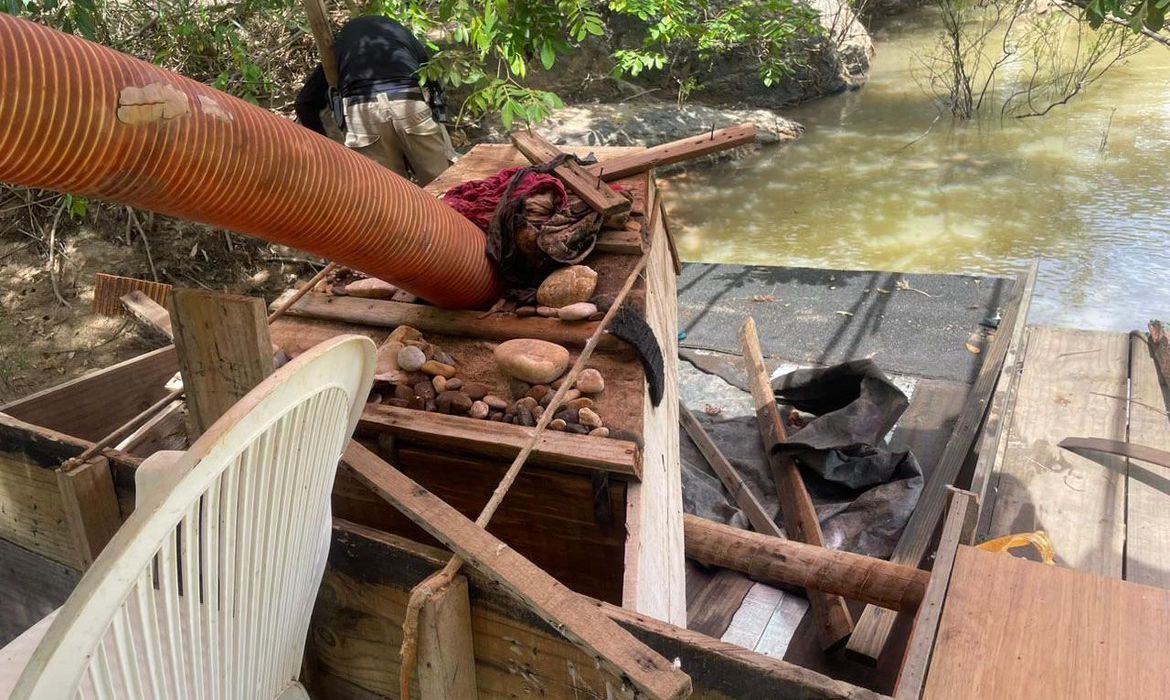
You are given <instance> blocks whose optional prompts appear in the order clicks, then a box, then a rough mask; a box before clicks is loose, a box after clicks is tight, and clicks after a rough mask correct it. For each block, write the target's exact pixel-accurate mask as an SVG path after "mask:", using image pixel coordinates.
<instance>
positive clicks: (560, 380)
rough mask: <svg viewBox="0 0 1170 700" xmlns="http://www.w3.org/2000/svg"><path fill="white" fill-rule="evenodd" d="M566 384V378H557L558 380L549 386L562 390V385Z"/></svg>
mask: <svg viewBox="0 0 1170 700" xmlns="http://www.w3.org/2000/svg"><path fill="white" fill-rule="evenodd" d="M564 383H565V378H564V377H559V378H557V379H554V380H553V381H552V383H551V384H549V386H550V387H552V388H553V389H560V388H561V385H562V384H564Z"/></svg>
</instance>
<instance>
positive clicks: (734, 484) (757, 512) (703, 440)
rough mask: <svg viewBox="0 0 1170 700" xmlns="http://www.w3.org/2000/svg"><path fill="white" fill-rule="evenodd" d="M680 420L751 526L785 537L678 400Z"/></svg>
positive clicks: (740, 477)
mask: <svg viewBox="0 0 1170 700" xmlns="http://www.w3.org/2000/svg"><path fill="white" fill-rule="evenodd" d="M679 422H680V423H681V424H682V427H683V430H685V431H686V432H687V435H688V436H689V437H690V438H691V441H692V442H694V443H695V446H696V447H698V448H699V452H701V453H702V454H703V457H704V458H705V459H706V460H707V464H710V465H711V469H712V470H713V471H714V472H715V474H716V475H718V476H719V480H720V481H721V482H723V488H725V489H727V493H729V494H731V497H732V498H733V499H735V503H736V505H738V506H739V509H740V510H742V511H743V513H744V515H746V516H747V519H748V522H750V523H751V524H752V528H754V529H755V531H756V532H760V533H763V534H765V535H772V536H773V537H784V533H783V532H782V531H781V530H780V527H779V526H778V525H776V521H774V520H772V518H771V517H769V516H768V513H767V511H765V510H764V506H763V505H761V504H760V501H759V499H757V498H756V496H755V494H753V493H752V491H751V489H750V488H748V485H747V482H745V481H744V480H743V477H742V476H740V475H739V472H737V471H735V467H734V466H732V464H731V462H729V461H727V458H726V457H724V456H723V453H722V452H720V451H719V447H718V446H716V445H715V443H714V442H712V441H711V436H709V435H707V431H706V430H703V426H702V425H701V424H700V423H699V421H698V420H697V419H696V418H695V416H694V414H692V413H691V412H690V411H689V410H688V409H687V407H686V406H685V405H683V404H682V403H681V402H680V403H679Z"/></svg>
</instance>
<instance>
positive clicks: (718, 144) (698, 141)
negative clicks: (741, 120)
mask: <svg viewBox="0 0 1170 700" xmlns="http://www.w3.org/2000/svg"><path fill="white" fill-rule="evenodd" d="M755 141H756V126H755V125H754V124H740V125H739V126H732V127H728V128H726V129H719V130H718V131H712V132H704V133H702V134H699V135H697V136H688V137H687V138H685V139H679V140H677V141H671V142H670V143H664V144H661V145H658V146H654V147H652V148H647V149H646V150H644V151H638V152H637V153H631V154H630V155H628V156H618V157H617V158H607V159H605V160H604V161H602V162H600V163H597V164H595V165H591V166H589V168H588V170H589V174H590V175H593V176H594V177H597V176H598V175H600V176H601V179H602V180H606V181H612V180H620V179H622V178H624V177H629V176H631V175H636V174H638V173H642V172H646V171H647V170H651V169H653V168H661V167H664V166H667V165H673V164H675V163H681V162H682V161H684V160H690V159H692V158H699V157H701V156H707V155H711V154H712V153H718V152H720V151H726V150H728V149H730V148H735V147H737V146H745V145H747V144H749V143H755Z"/></svg>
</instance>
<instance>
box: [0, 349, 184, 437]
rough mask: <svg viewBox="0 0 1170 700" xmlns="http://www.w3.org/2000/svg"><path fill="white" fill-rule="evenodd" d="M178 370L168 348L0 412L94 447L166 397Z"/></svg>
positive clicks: (2, 407)
mask: <svg viewBox="0 0 1170 700" xmlns="http://www.w3.org/2000/svg"><path fill="white" fill-rule="evenodd" d="M178 369H179V362H178V358H177V357H176V356H175V349H174V347H172V346H170V345H168V346H167V347H165V348H159V349H158V350H155V351H153V352H148V353H146V354H145V355H139V356H138V357H134V358H131V359H129V360H126V361H125V362H119V363H118V364H116V365H113V366H110V367H106V368H105V369H100V370H96V371H93V372H90V373H88V374H84V375H82V376H80V377H78V378H76V379H72V380H70V381H68V382H65V383H63V384H58V385H57V386H54V387H50V388H48V389H44V390H43V391H38V392H37V393H35V394H32V395H30V396H26V397H25V398H23V399H20V400H18V401H13V402H12V403H9V404H6V405H4V406H0V412H3V413H7V414H8V415H10V416H12V417H13V418H17V419H20V420H22V421H25V422H27V423H32V424H34V425H40V426H43V427H46V428H50V429H52V430H56V431H59V432H62V433H66V434H68V435H73V436H75V437H78V438H81V439H83V440H90V441H96V440H100V439H101V438H103V437H105V436H106V435H107V434H108V433H109V432H110V431H111V430H113V429H114V428H116V427H118V426H119V425H122V424H123V423H125V422H126V421H128V420H130V419H131V418H133V417H134V416H136V415H138V414H139V413H141V412H142V410H143V409H145V408H147V407H149V406H150V405H151V404H153V403H155V402H156V401H158V400H159V399H161V398H162V397H163V396H165V395H166V393H167V390H166V388H165V386H164V385H165V384H166V383H167V380H169V379H170V378H171V376H172V375H174V373H175V372H177V371H178Z"/></svg>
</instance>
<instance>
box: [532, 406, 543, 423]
mask: <svg viewBox="0 0 1170 700" xmlns="http://www.w3.org/2000/svg"><path fill="white" fill-rule="evenodd" d="M543 415H544V406H537V407H536V408H534V409H532V417H533V418H535V419H537V420H540V417H541V416H543Z"/></svg>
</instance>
